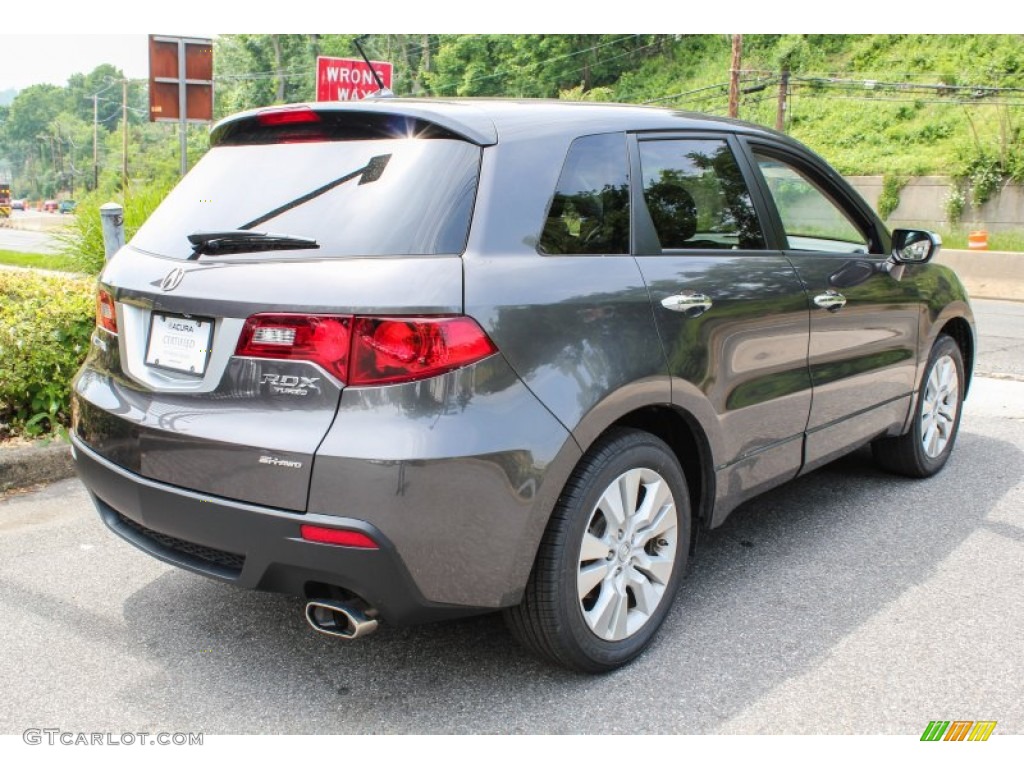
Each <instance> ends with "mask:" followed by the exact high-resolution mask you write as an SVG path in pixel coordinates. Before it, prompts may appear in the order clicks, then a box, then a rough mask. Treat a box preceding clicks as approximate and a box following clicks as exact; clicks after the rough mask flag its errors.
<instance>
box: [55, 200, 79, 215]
mask: <svg viewBox="0 0 1024 768" xmlns="http://www.w3.org/2000/svg"><path fill="white" fill-rule="evenodd" d="M77 205H78V203H76V202H75V201H74V200H61V201H60V204H59V205H58V206H57V212H58V213H74V212H75V207H76V206H77Z"/></svg>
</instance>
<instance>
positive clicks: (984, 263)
mask: <svg viewBox="0 0 1024 768" xmlns="http://www.w3.org/2000/svg"><path fill="white" fill-rule="evenodd" d="M936 261H937V262H938V263H939V264H945V265H946V266H948V267H950V268H952V269H953V270H954V271H955V272H956V273H957V275H958V276H959V278H960V282H962V283H963V284H964V288H966V289H967V293H968V294H970V296H971V297H972V298H975V299H1003V300H1004V301H1024V253H1007V252H1005V251H955V250H951V249H946V248H943V249H942V250H941V251H939V256H938V258H937V259H936Z"/></svg>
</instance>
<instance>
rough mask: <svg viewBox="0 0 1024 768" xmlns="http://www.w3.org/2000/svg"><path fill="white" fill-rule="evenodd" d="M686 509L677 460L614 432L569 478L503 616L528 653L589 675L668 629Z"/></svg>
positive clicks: (647, 439) (622, 660)
mask: <svg viewBox="0 0 1024 768" xmlns="http://www.w3.org/2000/svg"><path fill="white" fill-rule="evenodd" d="M689 545H690V503H689V496H688V493H687V488H686V480H685V478H684V476H683V472H682V470H681V469H680V467H679V463H678V461H676V458H675V455H674V454H673V453H672V451H671V450H670V449H669V447H668V446H667V445H665V443H664V442H662V441H661V440H660V439H658V438H657V437H655V436H654V435H651V434H648V433H646V432H640V431H637V430H617V431H615V432H613V433H610V434H609V435H608V436H607V437H605V438H604V439H602V440H601V441H600V442H599V443H598V444H597V445H596V446H595V447H594V448H592V449H591V450H590V451H588V453H587V455H586V456H585V457H584V458H583V459H582V460H581V462H580V465H579V466H578V467H577V468H576V470H575V471H574V472H573V475H572V477H571V478H570V480H569V482H568V484H567V485H566V488H565V491H564V492H563V493H562V497H561V498H560V499H559V501H558V504H557V506H556V508H555V511H554V513H553V515H552V517H551V521H550V523H549V525H548V529H547V531H546V532H545V535H544V539H543V540H542V542H541V545H540V550H539V552H538V554H537V560H536V563H535V565H534V569H533V573H532V574H531V576H530V581H529V583H528V584H527V587H526V592H525V594H524V597H523V601H522V603H521V604H520V605H518V606H516V607H515V608H511V609H509V610H508V611H506V619H507V623H508V625H509V628H510V629H511V631H512V633H513V635H515V636H516V638H517V639H518V640H519V641H520V642H521V643H522V644H523V645H525V646H526V647H527V648H529V649H530V650H532V651H534V652H535V653H537V654H539V655H541V656H544V657H546V658H548V659H550V660H552V661H555V662H556V663H559V664H562V665H563V666H566V667H569V668H571V669H576V670H580V671H584V672H606V671H610V670H612V669H615V668H617V667H620V666H622V665H623V664H626V663H628V662H629V661H631V660H632V659H634V658H635V657H636V656H637V655H638V654H639V653H640V652H641V651H642V650H643V649H644V648H645V647H646V646H647V644H648V643H649V642H650V641H651V639H652V638H653V637H654V635H655V633H656V632H657V631H658V628H659V627H660V626H661V623H662V621H664V619H665V616H666V614H667V613H668V610H669V608H670V607H671V605H672V599H673V597H674V596H675V593H676V591H677V589H678V586H679V580H680V578H681V576H682V573H683V570H684V569H685V566H686V558H687V552H688V550H689Z"/></svg>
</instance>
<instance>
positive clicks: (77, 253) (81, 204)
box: [57, 183, 173, 275]
mask: <svg viewBox="0 0 1024 768" xmlns="http://www.w3.org/2000/svg"><path fill="white" fill-rule="evenodd" d="M172 186H173V184H169V183H168V184H152V185H149V186H142V187H129V188H128V192H127V194H125V195H123V196H122V197H121V198H120V199H115V200H113V201H111V200H110V199H109V198H110V195H106V194H102V193H95V192H93V193H90V194H88V195H85V196H83V197H82V198H81V199H80V200H79V201H78V207H77V208H76V209H75V214H76V215H75V220H74V223H73V224H72V226H71V227H70V228H69V229H68V230H67V231H65V232H63V233H61V234H58V235H57V239H58V240H60V242H61V253H62V254H64V255H65V256H66V257H67V258H68V260H69V261H70V262H71V264H72V265H74V267H75V268H76V269H78V270H79V271H81V272H85V273H87V274H90V275H98V274H99V273H100V270H101V269H103V264H104V249H103V227H102V225H101V224H100V206H101V205H103V204H104V203H109V202H118V203H120V204H121V205H123V206H124V239H125V242H128V241H129V240H131V239H132V237H133V236H134V235H135V233H136V232H137V231H138V229H139V227H141V226H142V225H143V224H144V223H145V221H146V219H148V218H149V215H150V214H151V213H152V212H153V211H154V210H156V207H157V206H158V205H160V203H161V202H163V199H164V198H165V197H167V193H168V192H170V191H171V187H172Z"/></svg>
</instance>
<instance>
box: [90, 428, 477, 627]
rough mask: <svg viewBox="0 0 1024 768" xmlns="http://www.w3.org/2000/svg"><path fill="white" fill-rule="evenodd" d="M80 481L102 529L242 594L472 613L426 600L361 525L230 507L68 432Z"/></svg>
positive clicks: (434, 613) (425, 612) (373, 531)
mask: <svg viewBox="0 0 1024 768" xmlns="http://www.w3.org/2000/svg"><path fill="white" fill-rule="evenodd" d="M71 442H72V449H73V450H72V454H73V456H74V460H75V467H76V470H77V471H78V475H79V477H80V478H81V479H82V482H83V483H84V484H85V485H86V487H87V488H88V489H89V491H90V494H91V495H92V498H93V502H94V503H95V505H96V508H97V510H98V511H99V514H100V517H101V518H102V520H103V522H104V523H105V524H106V525H107V527H108V528H110V530H112V531H113V532H114V533H116V534H117V535H118V536H120V537H121V538H123V539H125V540H126V541H128V542H130V543H131V544H133V545H135V546H136V547H138V548H139V549H141V550H143V551H145V552H147V553H149V554H150V555H152V556H154V557H156V558H158V559H160V560H163V561H165V562H167V563H170V564H172V565H175V566H178V567H180V568H184V569H186V570H189V571H193V572H195V573H199V574H202V575H203V576H208V577H210V578H213V579H217V580H219V581H224V582H228V583H231V584H235V585H237V586H239V587H243V588H248V589H261V590H267V591H272V592H285V593H289V594H295V595H300V596H308V595H309V593H310V585H332V586H338V587H342V588H344V589H347V590H349V591H351V592H354V593H355V594H356V595H358V596H359V597H361V598H362V599H364V600H365V601H366V602H368V603H369V604H370V605H371V606H373V607H374V608H376V609H377V610H378V611H380V615H381V616H382V617H383V618H384V619H385V620H387V621H389V622H391V623H395V624H413V623H419V622H424V621H433V620H436V619H443V618H453V617H456V616H460V615H468V614H472V613H477V612H479V611H480V610H485V609H479V608H473V607H471V606H465V605H458V606H456V605H448V604H444V603H436V602H432V601H429V600H426V599H425V598H424V597H423V596H422V594H421V592H420V591H419V589H418V588H417V587H416V584H415V583H414V582H413V580H412V578H411V577H410V575H409V573H408V571H407V569H406V568H405V566H404V564H403V563H402V560H401V558H400V557H399V556H398V554H397V552H396V550H395V547H394V546H393V544H392V543H391V542H390V541H389V540H388V539H387V538H386V537H385V536H384V535H383V534H382V533H381V532H380V531H379V530H378V529H377V528H375V527H374V526H372V525H370V524H369V523H367V522H365V521H362V520H355V519H350V518H343V517H338V516H335V515H317V514H298V513H294V512H287V511H283V510H277V509H271V508H268V507H261V506H257V505H253V504H245V503H242V502H236V501H230V500H227V499H223V498H219V497H212V496H208V495H204V494H201V493H195V492H193V491H188V490H184V489H181V488H177V487H174V486H171V485H166V484H164V483H159V482H155V481H152V480H149V479H147V478H144V477H142V476H140V475H137V474H134V473H132V472H129V471H127V470H125V469H122V468H121V467H118V466H117V465H115V464H113V463H111V462H109V461H107V460H106V459H104V458H103V457H101V456H100V455H98V454H97V453H95V452H94V451H92V450H91V449H90V448H89V447H88V446H86V445H85V444H84V443H83V442H82V441H81V440H80V439H79V438H77V437H75V436H72V438H71ZM302 524H309V525H326V526H329V527H345V528H350V529H353V530H358V531H362V532H363V533H365V534H367V535H368V536H370V537H371V538H372V539H373V540H374V541H376V542H377V543H378V544H379V546H380V549H377V550H362V549H355V548H350V547H339V546H333V545H328V544H318V543H314V542H309V541H304V540H303V539H302V538H301V536H300V531H299V527H300V525H302Z"/></svg>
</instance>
